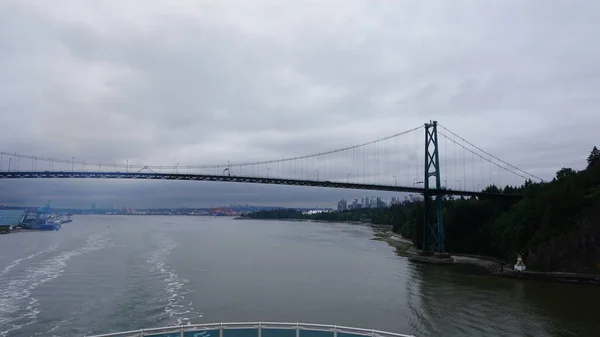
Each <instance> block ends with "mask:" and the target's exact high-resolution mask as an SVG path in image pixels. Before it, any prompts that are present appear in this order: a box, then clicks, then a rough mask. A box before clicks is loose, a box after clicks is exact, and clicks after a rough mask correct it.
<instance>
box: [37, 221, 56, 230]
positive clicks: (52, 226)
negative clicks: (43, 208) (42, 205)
mask: <svg viewBox="0 0 600 337" xmlns="http://www.w3.org/2000/svg"><path fill="white" fill-rule="evenodd" d="M60 227H61V221H60V220H56V219H52V218H50V219H46V221H44V222H43V223H42V224H40V225H39V226H38V228H37V229H39V230H42V231H57V230H59V229H60Z"/></svg>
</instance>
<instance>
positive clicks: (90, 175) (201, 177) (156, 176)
mask: <svg viewBox="0 0 600 337" xmlns="http://www.w3.org/2000/svg"><path fill="white" fill-rule="evenodd" d="M17 178H18V179H30V178H45V179H47V178H63V179H150V180H190V181H194V180H195V181H217V182H237V183H254V184H272V185H289V186H310V187H329V188H346V189H357V190H371V191H391V192H408V193H419V194H424V193H425V189H424V188H420V187H410V186H389V185H377V184H359V183H349V182H347V183H345V182H336V181H328V180H327V181H318V180H302V179H288V178H270V177H250V176H235V175H231V176H230V175H210V174H182V173H155V172H135V173H133V172H101V171H100V172H88V171H71V172H65V171H43V172H37V171H25V172H0V179H17ZM427 193H428V194H429V195H461V196H475V197H505V198H520V197H521V196H519V195H513V194H499V193H487V192H474V191H460V190H451V189H429V190H428V191H427Z"/></svg>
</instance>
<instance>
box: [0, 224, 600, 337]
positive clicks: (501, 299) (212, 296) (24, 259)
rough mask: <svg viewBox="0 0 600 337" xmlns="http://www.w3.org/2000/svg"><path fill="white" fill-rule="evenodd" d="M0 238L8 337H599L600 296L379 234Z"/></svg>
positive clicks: (1, 314) (282, 228) (252, 229)
mask: <svg viewBox="0 0 600 337" xmlns="http://www.w3.org/2000/svg"><path fill="white" fill-rule="evenodd" d="M75 220H76V221H75V222H73V223H70V224H65V225H63V229H62V230H61V231H59V232H28V233H16V234H10V235H3V236H0V336H1V337H9V336H10V337H13V336H14V337H17V336H19V337H21V336H84V335H91V334H99V333H107V332H113V331H119V330H131V329H140V328H148V327H157V326H165V325H172V324H187V323H209V322H221V321H284V322H297V321H300V322H314V323H325V324H338V325H348V326H357V327H365V328H375V329H380V330H389V331H393V332H400V333H411V334H414V335H416V336H600V319H599V318H600V314H599V311H598V310H599V309H598V308H600V287H593V286H581V285H567V284H555V283H540V282H531V281H517V280H510V279H502V278H496V277H492V276H488V275H485V274H482V273H478V272H477V270H476V269H471V268H468V269H464V268H456V267H440V266H428V265H418V264H412V263H410V262H408V261H407V260H406V258H404V257H401V256H398V255H396V253H395V249H394V248H392V247H390V246H388V245H387V244H386V243H384V242H380V241H375V240H371V238H372V237H373V231H372V229H371V228H370V227H367V226H360V225H349V224H334V223H311V222H286V221H256V220H255V221H241V220H233V219H231V218H213V217H176V216H165V217H157V216H154V217H145V216H79V217H77V218H76V219H75Z"/></svg>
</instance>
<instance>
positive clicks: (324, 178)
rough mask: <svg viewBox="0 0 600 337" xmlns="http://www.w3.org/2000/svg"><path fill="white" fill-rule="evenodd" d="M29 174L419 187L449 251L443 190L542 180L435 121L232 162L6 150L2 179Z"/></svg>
mask: <svg viewBox="0 0 600 337" xmlns="http://www.w3.org/2000/svg"><path fill="white" fill-rule="evenodd" d="M423 135H424V137H423ZM423 145H424V146H423ZM442 168H443V169H442ZM28 178H63V179H64V178H67V179H71V178H85V179H89V178H92V179H152V180H189V181H214V182H237V183H258V184H276V185H289V186H311V187H328V188H346V189H359V190H375V191H392V192H407V193H418V194H422V195H423V196H424V200H425V201H426V202H425V214H424V219H425V220H426V221H425V223H426V224H428V226H425V227H426V228H425V235H424V244H423V246H424V247H430V248H431V249H432V250H435V251H438V252H443V251H444V240H443V238H444V231H443V230H444V227H443V217H442V201H443V198H444V197H445V196H450V195H456V196H471V197H498V198H518V197H519V196H518V195H513V194H507V193H502V192H497V190H496V192H493V191H491V190H487V189H486V187H488V186H492V185H494V186H506V185H511V186H520V185H522V184H523V183H524V182H525V181H526V180H532V181H542V179H541V178H539V177H537V176H535V175H533V174H531V173H528V172H526V171H524V170H522V169H520V168H518V167H516V166H514V165H512V164H509V163H508V162H506V161H504V160H502V159H500V158H498V157H496V156H494V155H493V154H491V153H489V152H487V151H485V150H483V149H482V148H480V147H478V146H476V145H474V144H473V143H471V142H469V141H467V140H466V139H464V138H462V137H461V136H459V135H458V134H456V133H454V132H452V131H451V130H450V129H448V128H446V127H444V126H443V125H441V124H439V123H437V122H435V121H433V122H429V123H425V124H424V125H421V126H418V127H415V128H412V129H408V130H406V131H403V132H400V133H397V134H394V135H391V136H388V137H385V138H380V139H377V140H374V141H371V142H367V143H363V144H358V145H353V146H348V147H344V148H339V149H336V150H331V151H326V152H321V153H315V154H309V155H302V156H296V157H288V158H283V159H275V160H268V161H254V162H238V163H236V162H231V161H228V162H227V164H212V165H199V164H190V165H180V164H179V163H176V164H175V165H166V166H165V165H148V164H146V163H129V161H128V160H124V162H123V161H121V162H118V163H102V162H92V161H87V160H85V161H84V160H79V159H78V160H76V159H75V158H74V157H71V159H70V160H69V159H57V158H51V157H39V156H32V155H23V154H19V153H10V152H0V179H28ZM430 199H435V200H433V201H430ZM434 213H435V216H432V215H434ZM430 219H432V220H430Z"/></svg>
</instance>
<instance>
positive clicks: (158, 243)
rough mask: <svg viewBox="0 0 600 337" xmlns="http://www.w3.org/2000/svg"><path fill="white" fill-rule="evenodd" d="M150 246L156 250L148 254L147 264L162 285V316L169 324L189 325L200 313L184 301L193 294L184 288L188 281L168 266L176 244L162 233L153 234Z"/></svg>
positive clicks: (190, 303) (187, 301) (191, 290)
mask: <svg viewBox="0 0 600 337" xmlns="http://www.w3.org/2000/svg"><path fill="white" fill-rule="evenodd" d="M151 244H152V245H153V246H155V247H156V248H155V250H154V251H153V252H152V253H150V254H149V256H148V259H147V262H148V263H149V264H150V266H151V270H150V271H151V272H156V273H158V274H159V277H160V278H161V279H162V281H163V284H164V296H163V298H162V299H161V300H160V303H161V304H163V305H164V315H165V316H166V317H168V318H169V320H170V322H169V323H171V324H177V325H182V324H191V320H192V319H195V318H199V317H202V313H200V312H198V311H195V310H194V307H193V304H192V302H191V301H189V300H186V295H188V294H190V293H192V292H193V289H189V288H187V287H186V285H187V284H188V283H189V280H187V279H185V278H182V277H180V276H179V274H177V272H176V271H175V270H174V269H173V268H172V267H171V266H169V264H168V258H169V255H170V254H171V251H172V250H173V249H174V248H176V247H177V244H176V243H175V242H174V241H173V240H172V239H170V238H169V237H166V236H165V235H164V233H155V234H154V235H153V236H152V237H151Z"/></svg>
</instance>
